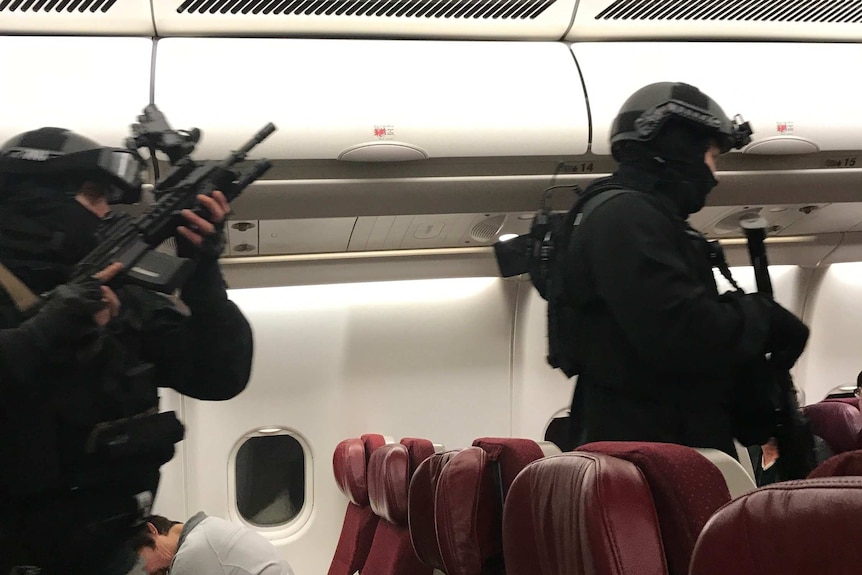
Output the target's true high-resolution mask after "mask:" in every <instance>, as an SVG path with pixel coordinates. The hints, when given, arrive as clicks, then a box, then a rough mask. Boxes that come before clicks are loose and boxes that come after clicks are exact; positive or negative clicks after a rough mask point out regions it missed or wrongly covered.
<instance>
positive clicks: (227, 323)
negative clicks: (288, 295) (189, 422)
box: [143, 261, 254, 400]
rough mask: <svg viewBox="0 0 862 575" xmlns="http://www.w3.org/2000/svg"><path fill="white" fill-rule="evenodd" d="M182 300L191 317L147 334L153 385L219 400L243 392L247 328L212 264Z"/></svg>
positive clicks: (249, 351)
mask: <svg viewBox="0 0 862 575" xmlns="http://www.w3.org/2000/svg"><path fill="white" fill-rule="evenodd" d="M195 276H197V277H194V276H193V277H194V280H195V281H194V282H193V283H191V284H190V286H191V289H185V290H184V292H183V301H184V302H185V303H186V305H188V307H189V309H190V311H191V314H190V315H189V316H188V317H186V318H185V319H184V320H183V321H181V322H179V323H176V322H172V325H171V326H169V327H168V326H166V327H165V328H163V329H158V330H155V331H152V332H149V333H148V335H147V337H146V341H145V345H144V349H143V354H144V356H145V359H146V360H148V361H150V362H152V363H153V364H154V365H155V368H156V384H157V385H158V386H159V387H170V388H173V389H175V390H177V391H179V392H180V393H182V394H183V395H188V396H190V397H194V398H196V399H207V400H224V399H230V398H232V397H234V396H236V395H238V394H239V393H240V392H241V391H242V390H243V389H245V387H246V385H247V383H248V380H249V377H250V374H251V362H252V356H253V348H254V345H253V338H252V331H251V326H250V325H249V323H248V321H247V320H246V318H245V316H244V315H243V314H242V312H241V311H240V310H239V308H238V307H237V306H236V304H234V303H233V302H232V301H230V300H228V298H227V293H226V291H225V286H224V280H223V279H222V276H221V271H220V270H219V268H218V263H217V262H214V261H213V262H209V263H208V264H206V265H204V266H201V267H200V268H199V269H198V270H197V271H196V272H195Z"/></svg>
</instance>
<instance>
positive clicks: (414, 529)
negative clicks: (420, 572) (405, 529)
mask: <svg viewBox="0 0 862 575" xmlns="http://www.w3.org/2000/svg"><path fill="white" fill-rule="evenodd" d="M456 453H458V451H457V450H453V451H445V452H443V453H435V454H434V455H432V456H431V457H429V458H428V459H426V460H425V461H423V462H422V463H420V464H419V467H417V468H416V471H415V473H413V477H412V478H411V479H410V491H409V493H408V497H407V520H408V523H409V525H410V540H411V541H412V543H413V550H414V551H415V552H416V556H417V557H419V560H420V561H422V563H424V564H425V565H428V566H429V567H432V568H434V569H439V570H440V571H443V570H444V569H445V567H444V566H443V557H442V556H441V555H440V545H439V543H438V541H437V527H436V525H435V523H434V502H435V493H436V492H437V483H438V481H439V480H440V473H441V472H442V471H443V468H444V467H446V464H447V463H449V460H450V459H452V457H454V456H455V454H456Z"/></svg>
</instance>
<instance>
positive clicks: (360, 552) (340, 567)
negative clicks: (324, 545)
mask: <svg viewBox="0 0 862 575" xmlns="http://www.w3.org/2000/svg"><path fill="white" fill-rule="evenodd" d="M384 443H386V440H385V439H384V438H383V436H382V435H378V434H366V435H363V436H362V437H354V438H350V439H345V440H344V441H342V442H340V443H339V444H338V445H336V446H335V451H334V452H333V454H332V470H333V473H334V475H335V483H336V485H338V489H340V490H341V492H342V493H344V495H346V496H347V499H348V502H347V511H346V512H345V513H344V522H343V523H342V526H341V535H340V536H339V538H338V544H337V545H336V547H335V555H334V556H333V557H332V562H331V563H330V565H329V571H328V575H353V573H355V572H356V571H358V570H360V569H362V567H363V565H364V564H365V560H366V558H367V557H368V551H369V549H371V542H372V540H373V539H374V531H375V529H376V528H377V516H376V515H374V513H373V512H372V510H371V506H370V505H369V499H368V473H367V471H368V459H369V457H370V456H371V453H372V452H373V451H374V450H375V449H377V448H378V447H381V446H382V445H383V444H384Z"/></svg>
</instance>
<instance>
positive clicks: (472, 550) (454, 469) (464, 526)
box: [434, 447, 502, 575]
mask: <svg viewBox="0 0 862 575" xmlns="http://www.w3.org/2000/svg"><path fill="white" fill-rule="evenodd" d="M434 522H435V526H436V532H437V541H438V545H439V548H440V557H441V559H442V561H443V569H442V571H443V572H445V573H447V574H448V575H465V574H472V575H478V574H491V573H501V572H502V566H501V565H498V564H497V563H495V561H499V560H501V559H502V544H501V541H500V532H501V529H502V506H501V505H500V490H499V488H498V487H497V485H496V483H495V480H494V469H493V467H492V463H491V458H490V457H489V456H488V454H487V453H486V452H485V451H484V450H483V449H482V448H480V447H467V448H466V449H462V450H461V451H459V452H458V453H456V454H455V455H454V456H452V458H451V459H450V460H449V463H448V464H446V466H445V467H444V468H443V470H442V472H441V473H440V479H439V480H438V482H437V492H436V495H435V499H434Z"/></svg>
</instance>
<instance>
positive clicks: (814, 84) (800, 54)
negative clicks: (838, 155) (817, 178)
mask: <svg viewBox="0 0 862 575" xmlns="http://www.w3.org/2000/svg"><path fill="white" fill-rule="evenodd" d="M572 50H573V51H574V54H575V57H576V60H577V62H578V65H579V66H580V69H581V72H582V74H583V78H584V84H585V85H586V89H587V95H588V97H589V101H590V112H591V117H592V122H593V137H592V151H593V152H594V153H596V154H600V155H601V154H610V144H609V139H610V129H611V124H612V122H613V119H614V116H616V114H617V112H618V111H619V108H620V106H622V104H623V102H624V101H625V100H626V98H628V96H630V95H631V94H632V93H633V92H634V91H635V90H637V89H638V88H640V87H642V86H645V85H647V84H650V83H653V82H662V81H672V82H686V83H689V84H693V85H695V86H697V87H698V88H700V89H701V90H702V91H703V92H705V93H706V94H708V95H709V96H711V97H712V98H713V99H715V100H716V101H717V102H718V104H719V105H720V106H721V107H722V108H723V109H724V111H725V113H726V114H727V115H728V116H730V117H733V116H734V115H735V114H742V115H743V116H744V118H745V119H746V120H748V121H750V122H751V125H752V127H753V128H754V136H753V141H752V143H751V144H749V145H748V146H746V148H745V149H744V150H743V151H744V152H746V153H750V154H767V155H773V154H774V155H782V154H800V153H808V152H816V151H838V150H862V112H860V102H862V75H860V74H857V73H855V71H854V70H855V69H856V67H857V64H858V63H860V62H862V44H779V43H714V42H686V43H681V42H679V43H672V42H645V43H637V42H625V43H578V44H573V45H572ZM839 167H840V166H839Z"/></svg>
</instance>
